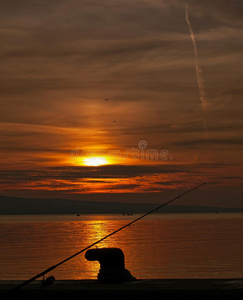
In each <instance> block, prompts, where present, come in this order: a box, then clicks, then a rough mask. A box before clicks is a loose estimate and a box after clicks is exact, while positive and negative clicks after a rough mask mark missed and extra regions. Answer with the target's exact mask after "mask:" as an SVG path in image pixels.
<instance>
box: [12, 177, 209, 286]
mask: <svg viewBox="0 0 243 300" xmlns="http://www.w3.org/2000/svg"><path fill="white" fill-rule="evenodd" d="M204 184H206V182H204V183H201V184H199V185H197V186H195V187H194V188H192V189H190V190H188V191H186V192H184V193H182V194H181V195H179V196H177V197H175V198H173V199H171V200H169V201H167V202H165V203H163V204H161V205H159V206H158V207H156V208H154V209H152V210H151V211H149V212H147V213H145V214H144V215H142V216H140V217H138V218H137V219H135V220H133V221H131V222H129V223H128V224H126V225H124V226H122V227H120V228H119V229H117V230H115V231H113V232H112V233H110V234H108V235H106V236H105V237H103V238H101V239H99V240H98V241H96V242H94V243H93V244H91V245H89V246H87V247H85V248H84V249H82V250H80V251H78V252H77V253H75V254H73V255H71V256H69V257H68V258H66V259H64V260H63V261H61V262H59V263H57V264H56V265H53V266H52V267H50V268H48V269H46V270H44V271H43V272H41V273H39V274H37V275H35V276H34V277H32V278H30V279H28V280H26V281H24V282H23V283H21V284H19V285H17V286H16V287H15V288H14V289H13V291H17V290H19V289H20V288H21V287H23V286H25V285H27V284H29V283H30V282H32V281H34V280H35V279H37V278H39V277H42V276H44V275H45V274H46V273H48V272H50V271H52V270H54V269H55V268H57V267H58V266H60V265H62V264H64V263H65V262H67V261H68V260H70V259H72V258H73V257H75V256H77V255H79V254H81V253H82V252H84V251H86V250H88V249H89V248H91V247H93V246H95V245H97V244H98V243H100V242H102V241H104V240H105V239H107V238H108V237H110V236H112V235H114V234H116V233H117V232H119V231H121V230H122V229H124V228H126V227H128V226H130V225H132V224H134V223H135V222H137V221H139V220H141V219H143V218H144V217H146V216H148V215H149V214H151V213H153V212H155V211H157V210H159V209H160V208H162V207H164V206H166V205H167V204H169V203H171V202H173V201H175V200H176V199H179V198H181V197H183V196H184V195H186V194H188V193H190V192H192V191H193V190H196V189H198V188H199V187H200V186H202V185H204Z"/></svg>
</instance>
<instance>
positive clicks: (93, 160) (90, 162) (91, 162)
mask: <svg viewBox="0 0 243 300" xmlns="http://www.w3.org/2000/svg"><path fill="white" fill-rule="evenodd" d="M83 164H84V165H85V166H94V167H97V166H102V165H108V164H109V161H108V160H107V159H106V158H104V157H87V158H84V159H83Z"/></svg>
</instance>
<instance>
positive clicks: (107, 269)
mask: <svg viewBox="0 0 243 300" xmlns="http://www.w3.org/2000/svg"><path fill="white" fill-rule="evenodd" d="M85 258H86V259H87V260H89V261H98V262H99V263H100V270H99V274H98V280H99V281H100V282H107V283H112V282H126V281H134V280H136V278H135V277H133V276H132V275H131V273H130V272H129V271H128V270H127V269H125V259H124V253H123V252H122V250H121V249H119V248H100V249H90V250H88V251H86V253H85Z"/></svg>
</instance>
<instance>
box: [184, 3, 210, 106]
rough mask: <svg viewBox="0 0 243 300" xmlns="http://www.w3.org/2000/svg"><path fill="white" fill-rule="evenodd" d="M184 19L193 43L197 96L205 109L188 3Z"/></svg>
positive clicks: (202, 84) (201, 79) (205, 103)
mask: <svg viewBox="0 0 243 300" xmlns="http://www.w3.org/2000/svg"><path fill="white" fill-rule="evenodd" d="M185 20H186V22H187V25H188V28H189V31H190V36H191V40H192V44H193V50H194V61H195V68H196V76H197V83H198V89H199V98H200V101H201V104H202V109H203V111H206V110H207V106H208V105H207V99H206V92H205V90H204V83H203V78H202V70H201V68H200V66H199V62H198V51H197V44H196V39H195V35H194V32H193V30H192V26H191V22H190V19H189V4H188V3H186V4H185Z"/></svg>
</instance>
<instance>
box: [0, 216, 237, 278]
mask: <svg viewBox="0 0 243 300" xmlns="http://www.w3.org/2000/svg"><path fill="white" fill-rule="evenodd" d="M136 217H137V216H136V215H133V216H122V215H104V216H103V215H102V216H101V215H86V216H76V215H56V216H53V215H51V216H0V242H1V248H0V280H12V279H21V280H23V279H28V278H30V277H32V276H34V275H36V274H37V273H40V272H41V271H43V270H45V269H46V268H48V267H50V266H52V265H54V264H56V263H58V262H60V261H62V260H63V259H65V258H67V257H68V256H70V255H72V254H74V253H76V252H77V251H79V250H81V249H82V248H84V247H87V246H88V245H89V244H91V243H93V242H95V241H96V240H98V239H100V238H102V237H103V236H105V235H107V234H109V233H111V232H112V231H114V230H116V229H118V228H119V227H121V226H123V225H125V224H127V223H128V222H129V221H130V220H133V219H135V218H136ZM242 232H243V214H185V215H184V214H183V215H178V214H177V215H170V214H168V215H167V214H165V215H163V214H154V215H150V216H148V217H146V218H145V219H143V220H140V221H139V222H137V223H135V224H133V225H132V226H131V227H129V228H126V229H124V230H122V231H121V232H119V233H117V234H115V235H114V236H112V237H110V238H108V239H107V240H105V241H103V242H102V243H100V244H99V245H98V246H99V247H119V248H121V249H122V250H123V251H124V254H125V263H126V268H127V269H128V270H129V271H130V272H131V273H132V275H133V276H135V277H136V278H242V277H243V239H242V238H243V234H242ZM84 254H85V253H82V254H80V255H79V256H77V257H76V258H73V259H71V260H70V261H69V262H66V263H65V264H63V265H62V266H59V267H58V268H57V269H55V270H53V271H52V272H51V274H49V275H53V276H55V278H56V279H95V278H96V276H97V273H98V271H99V263H98V262H90V261H87V260H86V259H85V257H84Z"/></svg>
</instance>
